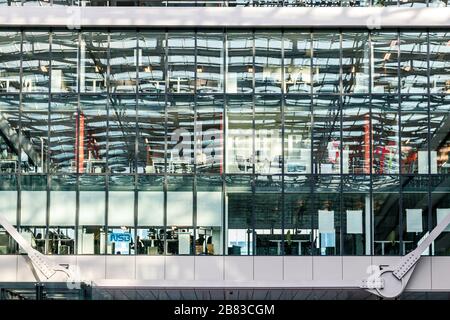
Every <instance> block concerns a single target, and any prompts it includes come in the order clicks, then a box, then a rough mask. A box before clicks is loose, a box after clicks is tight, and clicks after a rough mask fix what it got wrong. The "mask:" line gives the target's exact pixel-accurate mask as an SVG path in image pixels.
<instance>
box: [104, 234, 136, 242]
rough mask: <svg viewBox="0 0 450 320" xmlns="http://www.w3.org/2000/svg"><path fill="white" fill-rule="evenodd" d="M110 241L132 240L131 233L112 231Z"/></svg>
mask: <svg viewBox="0 0 450 320" xmlns="http://www.w3.org/2000/svg"><path fill="white" fill-rule="evenodd" d="M109 241H111V242H113V241H114V242H130V241H131V234H129V233H110V235H109Z"/></svg>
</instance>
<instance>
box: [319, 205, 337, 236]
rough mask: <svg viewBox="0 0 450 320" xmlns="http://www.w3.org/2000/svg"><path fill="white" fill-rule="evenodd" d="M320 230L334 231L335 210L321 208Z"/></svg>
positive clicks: (322, 231)
mask: <svg viewBox="0 0 450 320" xmlns="http://www.w3.org/2000/svg"><path fill="white" fill-rule="evenodd" d="M319 232H320V233H333V232H334V211H329V210H319Z"/></svg>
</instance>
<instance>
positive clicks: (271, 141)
mask: <svg viewBox="0 0 450 320" xmlns="http://www.w3.org/2000/svg"><path fill="white" fill-rule="evenodd" d="M255 100H256V102H255V148H256V149H255V172H256V173H262V174H269V173H270V174H274V173H281V168H282V164H283V157H282V153H283V151H282V145H281V136H282V128H281V121H282V119H281V99H280V97H278V96H258V97H256V98H255Z"/></svg>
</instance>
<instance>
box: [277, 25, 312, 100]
mask: <svg viewBox="0 0 450 320" xmlns="http://www.w3.org/2000/svg"><path fill="white" fill-rule="evenodd" d="M284 70H285V71H284V81H285V92H286V93H310V92H311V35H310V34H309V33H285V34H284Z"/></svg>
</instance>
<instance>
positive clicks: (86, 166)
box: [78, 96, 108, 173]
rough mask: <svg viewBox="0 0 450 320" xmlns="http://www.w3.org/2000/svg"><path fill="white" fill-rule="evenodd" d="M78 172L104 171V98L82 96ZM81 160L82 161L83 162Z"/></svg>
mask: <svg viewBox="0 0 450 320" xmlns="http://www.w3.org/2000/svg"><path fill="white" fill-rule="evenodd" d="M78 122H79V128H80V134H81V136H80V138H79V144H80V145H79V151H78V152H79V158H78V172H80V173H102V172H105V170H106V134H107V130H108V129H107V110H106V97H105V96H82V97H81V99H80V117H79V120H78ZM82 158H83V159H84V160H83V161H81V160H82Z"/></svg>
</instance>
